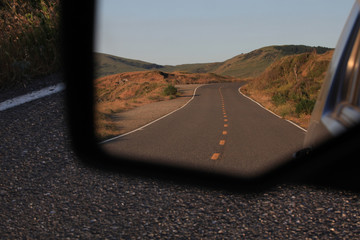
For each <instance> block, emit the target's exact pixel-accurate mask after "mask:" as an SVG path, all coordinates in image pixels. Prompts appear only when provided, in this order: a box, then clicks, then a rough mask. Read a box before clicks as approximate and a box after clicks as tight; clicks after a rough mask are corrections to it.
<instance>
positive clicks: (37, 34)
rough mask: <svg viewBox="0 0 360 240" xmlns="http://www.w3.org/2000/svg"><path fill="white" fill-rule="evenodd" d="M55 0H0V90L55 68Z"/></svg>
mask: <svg viewBox="0 0 360 240" xmlns="http://www.w3.org/2000/svg"><path fill="white" fill-rule="evenodd" d="M59 8H60V6H59V0H31V1H30V0H3V1H1V2H0V29H1V31H0V62H1V64H0V90H1V89H4V88H8V87H12V86H14V85H22V86H26V85H27V84H28V83H29V82H30V81H31V80H32V79H34V78H36V77H40V76H45V75H48V74H51V73H54V72H57V71H58V70H59V68H60V56H59V53H58V50H57V49H58V38H59V35H58V34H59Z"/></svg>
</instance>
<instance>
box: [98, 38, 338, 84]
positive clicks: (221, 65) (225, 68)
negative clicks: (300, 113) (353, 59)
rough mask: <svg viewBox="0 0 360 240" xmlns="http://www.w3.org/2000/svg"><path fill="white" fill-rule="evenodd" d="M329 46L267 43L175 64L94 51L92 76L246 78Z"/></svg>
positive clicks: (319, 52)
mask: <svg viewBox="0 0 360 240" xmlns="http://www.w3.org/2000/svg"><path fill="white" fill-rule="evenodd" d="M329 50H331V49H329V48H324V47H310V46H304V45H283V46H269V47H263V48H260V49H257V50H254V51H252V52H249V53H245V54H240V55H237V56H235V57H233V58H231V59H228V60H226V61H224V62H214V63H197V64H182V65H176V66H170V65H158V64H155V63H149V62H144V61H140V60H133V59H127V58H122V57H116V56H112V55H109V54H102V53H95V72H96V73H95V76H96V78H98V77H103V76H107V75H112V74H117V73H122V72H134V71H147V70H160V71H165V72H174V71H183V72H189V73H216V74H218V75H224V76H232V77H238V78H248V77H256V76H259V75H260V74H261V73H262V72H263V71H264V70H265V69H266V68H267V67H268V66H270V64H272V63H273V62H274V61H276V60H279V59H280V58H282V57H284V56H288V55H294V54H301V53H306V52H313V51H316V53H318V54H322V53H325V52H326V51H329Z"/></svg>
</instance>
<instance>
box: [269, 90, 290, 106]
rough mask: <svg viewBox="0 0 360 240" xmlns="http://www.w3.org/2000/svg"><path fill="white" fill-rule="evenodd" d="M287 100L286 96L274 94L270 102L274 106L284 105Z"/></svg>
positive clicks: (279, 93) (278, 93)
mask: <svg viewBox="0 0 360 240" xmlns="http://www.w3.org/2000/svg"><path fill="white" fill-rule="evenodd" d="M287 99H288V97H287V95H286V94H284V93H281V92H275V93H274V95H273V96H272V97H271V100H272V101H273V103H274V104H275V105H276V106H279V105H282V104H285V103H286V101H287Z"/></svg>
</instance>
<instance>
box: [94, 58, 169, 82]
mask: <svg viewBox="0 0 360 240" xmlns="http://www.w3.org/2000/svg"><path fill="white" fill-rule="evenodd" d="M94 54H95V56H94V60H95V77H96V78H99V77H104V76H108V75H113V74H116V73H122V72H135V71H145V70H150V69H162V68H164V66H161V65H157V64H154V63H148V62H144V61H139V60H133V59H128V58H122V57H117V56H113V55H109V54H104V53H94Z"/></svg>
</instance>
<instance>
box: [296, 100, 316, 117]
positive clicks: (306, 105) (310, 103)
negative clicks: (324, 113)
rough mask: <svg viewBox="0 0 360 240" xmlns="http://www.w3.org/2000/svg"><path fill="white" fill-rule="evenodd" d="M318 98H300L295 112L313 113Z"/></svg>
mask: <svg viewBox="0 0 360 240" xmlns="http://www.w3.org/2000/svg"><path fill="white" fill-rule="evenodd" d="M315 102H316V100H311V99H300V101H299V102H298V103H297V104H296V108H295V112H296V113H297V114H301V113H305V114H311V112H312V111H313V109H314V106H315Z"/></svg>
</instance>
